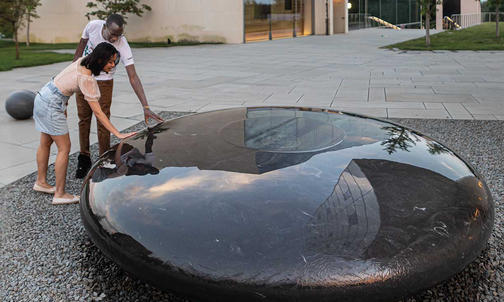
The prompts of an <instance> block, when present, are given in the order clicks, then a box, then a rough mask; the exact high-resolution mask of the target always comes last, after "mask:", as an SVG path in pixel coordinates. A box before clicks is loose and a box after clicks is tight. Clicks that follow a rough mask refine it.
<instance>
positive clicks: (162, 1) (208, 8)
mask: <svg viewBox="0 0 504 302" xmlns="http://www.w3.org/2000/svg"><path fill="white" fill-rule="evenodd" d="M87 2H88V0H42V6H40V7H39V8H38V9H37V12H38V14H39V15H40V18H39V19H35V21H34V22H32V24H31V26H30V32H31V34H30V40H31V41H32V42H45V43H62V42H78V41H79V39H80V36H81V33H82V30H83V29H84V26H85V25H86V24H87V22H88V20H87V18H86V17H85V16H84V15H85V14H86V12H87V11H88V9H87V8H86V3H87ZM142 3H145V4H148V5H150V6H151V7H152V11H150V12H147V13H145V14H144V15H143V17H141V18H139V17H136V16H132V15H128V19H127V22H128V24H127V25H126V29H125V35H126V37H127V38H128V40H129V41H153V42H155V41H166V39H168V38H170V39H171V40H172V41H179V40H182V39H188V40H198V41H203V42H209V41H212V42H225V43H242V42H243V1H241V0H143V1H142ZM19 36H20V38H24V37H25V36H26V34H25V30H24V29H21V30H20V32H19Z"/></svg>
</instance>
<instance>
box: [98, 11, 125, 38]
mask: <svg viewBox="0 0 504 302" xmlns="http://www.w3.org/2000/svg"><path fill="white" fill-rule="evenodd" d="M125 23H126V22H124V18H123V17H122V16H121V15H118V14H112V15H110V16H108V18H107V21H106V22H105V28H104V29H103V38H105V40H107V41H109V42H110V43H114V42H116V41H117V40H119V39H120V38H121V37H122V36H123V33H124V24H125Z"/></svg>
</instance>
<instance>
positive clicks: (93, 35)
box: [82, 20, 135, 81]
mask: <svg viewBox="0 0 504 302" xmlns="http://www.w3.org/2000/svg"><path fill="white" fill-rule="evenodd" d="M103 25H105V21H104V20H93V21H91V22H89V23H88V24H87V25H86V27H85V28H84V31H83V32H82V38H83V39H89V40H88V42H87V45H86V48H85V49H84V52H83V54H82V55H83V56H87V55H88V54H90V53H91V52H92V51H93V49H94V48H95V47H96V46H97V45H98V44H100V43H102V42H107V43H109V44H112V45H114V46H115V48H116V49H117V51H119V54H120V55H121V62H122V63H123V64H124V66H128V65H131V64H134V63H135V62H134V61H133V54H132V53H131V48H130V46H129V44H128V41H127V40H126V37H124V36H122V37H121V38H120V39H118V40H117V41H115V42H114V43H110V42H109V41H107V40H105V39H104V38H103V36H102V29H103ZM115 71H116V67H114V68H113V69H112V70H111V71H109V73H105V72H103V71H102V72H101V73H100V75H99V76H97V77H95V78H96V80H97V81H106V80H112V79H113V78H114V73H115Z"/></svg>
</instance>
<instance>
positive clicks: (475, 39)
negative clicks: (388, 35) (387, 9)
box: [382, 22, 504, 50]
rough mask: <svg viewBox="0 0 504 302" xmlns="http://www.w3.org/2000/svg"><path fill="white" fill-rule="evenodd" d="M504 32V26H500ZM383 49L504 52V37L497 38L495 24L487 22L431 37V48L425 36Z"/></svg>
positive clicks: (501, 24)
mask: <svg viewBox="0 0 504 302" xmlns="http://www.w3.org/2000/svg"><path fill="white" fill-rule="evenodd" d="M499 25H500V26H499V29H500V31H501V35H503V34H502V32H504V24H503V23H500V24H499ZM382 48H388V49H393V48H396V49H400V50H504V37H501V38H497V37H495V23H494V22H487V23H483V24H481V25H476V26H472V27H469V28H464V29H461V30H450V31H444V32H441V33H438V34H435V35H431V46H430V47H427V46H425V36H424V37H422V38H418V39H413V40H409V41H405V42H401V43H396V44H392V45H387V46H384V47H382Z"/></svg>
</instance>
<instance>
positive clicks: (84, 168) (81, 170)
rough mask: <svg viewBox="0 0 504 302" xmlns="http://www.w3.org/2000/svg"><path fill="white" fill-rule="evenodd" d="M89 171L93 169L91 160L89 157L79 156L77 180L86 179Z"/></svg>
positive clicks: (76, 172)
mask: <svg viewBox="0 0 504 302" xmlns="http://www.w3.org/2000/svg"><path fill="white" fill-rule="evenodd" d="M89 169H91V158H90V157H89V156H88V155H85V154H79V157H78V163H77V171H75V178H84V176H86V174H87V173H88V171H89Z"/></svg>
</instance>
